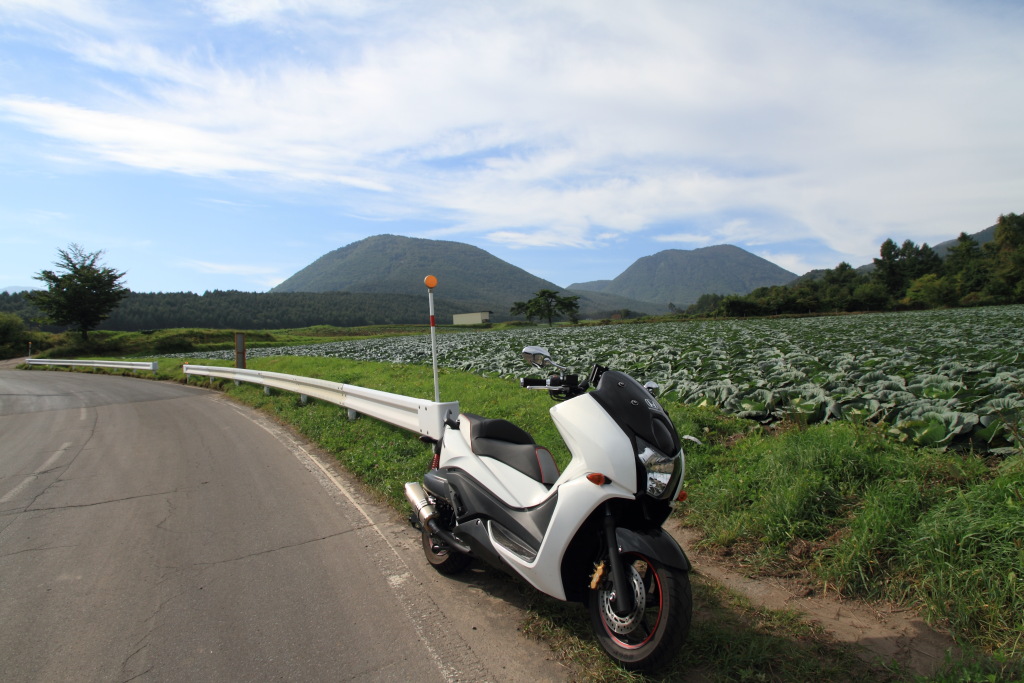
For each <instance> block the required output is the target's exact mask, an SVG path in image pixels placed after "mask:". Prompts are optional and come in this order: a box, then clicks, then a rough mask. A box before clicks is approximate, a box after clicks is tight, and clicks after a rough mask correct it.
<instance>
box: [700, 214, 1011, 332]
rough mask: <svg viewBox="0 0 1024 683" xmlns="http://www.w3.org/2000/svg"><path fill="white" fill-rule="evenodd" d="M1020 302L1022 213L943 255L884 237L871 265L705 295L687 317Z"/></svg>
mask: <svg viewBox="0 0 1024 683" xmlns="http://www.w3.org/2000/svg"><path fill="white" fill-rule="evenodd" d="M1013 303H1024V216H1021V215H1017V214H1013V213H1011V214H1006V215H1003V216H1000V217H999V222H998V223H997V224H996V230H995V237H994V239H993V240H992V241H991V242H989V243H987V244H984V245H979V244H978V242H977V240H975V239H974V238H972V237H971V236H969V235H968V234H966V233H960V236H959V237H958V238H957V241H956V243H955V244H954V245H953V246H952V247H950V249H949V250H948V251H947V253H946V255H945V257H944V258H943V257H941V256H939V254H938V253H936V252H935V250H934V249H932V248H931V247H929V246H928V244H922V245H920V246H918V245H917V244H915V243H914V242H913V241H911V240H906V241H904V242H903V244H902V245H897V244H896V242H894V241H893V240H892V239H887V240H886V241H885V242H883V243H882V246H881V248H880V249H879V256H878V258H876V259H874V260H873V268H871V269H870V270H868V272H862V271H861V270H859V269H855V268H853V266H851V265H850V264H849V263H845V262H843V263H840V264H839V265H838V266H836V267H835V268H832V269H830V270H826V271H824V273H821V274H820V275H818V276H817V277H808V276H804V277H802V278H798V279H797V280H796V281H794V282H792V283H790V284H787V285H779V286H774V287H761V288H759V289H755V290H754V291H752V292H750V293H749V294H746V295H729V296H723V295H717V294H705V295H704V296H702V297H701V298H700V299H698V300H697V302H696V303H695V304H693V305H692V306H690V307H689V308H687V309H686V313H687V314H689V315H714V316H724V317H745V316H760V315H784V314H807V313H839V312H856V311H889V310H908V309H925V308H950V307H959V306H963V307H969V306H989V305H998V304H1013Z"/></svg>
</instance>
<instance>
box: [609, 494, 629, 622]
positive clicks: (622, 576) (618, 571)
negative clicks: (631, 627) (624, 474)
mask: <svg viewBox="0 0 1024 683" xmlns="http://www.w3.org/2000/svg"><path fill="white" fill-rule="evenodd" d="M615 528H616V527H615V516H614V515H613V514H612V506H611V505H610V504H609V503H605V504H604V537H605V544H606V545H607V546H608V564H609V565H610V567H611V570H612V591H613V592H614V594H615V600H614V602H613V603H612V605H613V607H614V608H615V611H616V612H617V613H618V614H629V613H630V612H631V611H633V589H632V586H631V585H630V582H629V578H628V577H627V576H626V567H625V566H624V565H623V561H622V556H621V555H620V554H619V542H618V540H617V539H616V537H615Z"/></svg>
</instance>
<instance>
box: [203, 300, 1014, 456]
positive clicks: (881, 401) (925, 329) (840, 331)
mask: <svg viewBox="0 0 1024 683" xmlns="http://www.w3.org/2000/svg"><path fill="white" fill-rule="evenodd" d="M437 342H438V354H439V364H440V365H441V366H444V367H450V368H456V369H461V370H467V371H471V372H475V373H479V374H483V375H500V376H503V377H509V376H521V375H523V374H526V373H527V372H528V368H526V366H524V364H523V363H522V361H521V360H520V353H519V352H520V350H521V349H522V348H523V347H524V346H527V345H531V344H538V345H541V346H547V347H548V349H549V350H550V351H551V353H552V355H553V356H554V357H555V359H556V360H559V361H560V362H561V363H563V364H565V365H568V366H570V367H571V368H573V369H574V370H575V371H576V372H579V373H580V374H581V375H582V374H585V373H586V372H587V371H588V370H589V367H590V366H591V365H593V364H594V363H600V364H602V365H606V366H609V367H612V368H615V369H619V370H624V371H626V372H629V373H630V374H632V375H634V376H636V377H637V378H639V379H641V381H647V380H654V381H656V382H658V383H659V384H660V385H661V388H662V395H663V398H664V399H665V400H673V399H675V400H679V401H682V402H685V403H689V404H697V405H713V406H717V407H720V408H721V409H723V410H725V411H727V412H729V413H733V414H736V415H739V416H742V417H747V418H752V419H756V420H760V421H763V422H767V421H772V420H778V419H784V418H788V419H795V420H799V421H804V422H808V423H812V422H822V421H828V420H854V421H871V422H877V423H882V424H884V425H886V427H887V428H888V429H889V430H890V431H891V432H892V434H893V436H894V437H896V438H898V439H900V440H903V441H910V442H912V443H916V444H918V445H923V446H938V447H946V446H951V445H956V446H967V445H971V446H973V447H975V448H977V449H980V450H986V451H989V452H993V453H997V454H998V453H1008V452H1014V451H1017V450H1019V449H1020V448H1021V435H1020V432H1021V430H1022V428H1024V427H1022V424H1021V416H1022V414H1024V306H1004V307H992V308H972V309H954V310H941V311H920V312H905V313H878V314H865V315H850V316H835V317H816V318H792V319H763V318H761V319H750V320H736V319H732V320H695V321H683V322H665V323H652V324H622V325H605V326H574V327H554V328H549V327H531V328H514V329H503V330H494V331H472V332H464V333H449V334H441V335H438V338H437ZM269 355H302V356H325V357H332V356H335V357H344V358H351V359H355V360H370V361H382V362H388V363H406V364H417V363H422V364H429V363H430V340H429V338H428V337H426V336H423V337H391V338H384V339H366V340H357V341H348V342H333V343H325V344H314V345H307V346H290V347H277V348H260V349H250V350H249V354H248V356H249V358H258V357H261V356H269ZM187 357H188V358H221V359H225V360H229V359H231V358H233V355H232V352H211V353H206V354H187Z"/></svg>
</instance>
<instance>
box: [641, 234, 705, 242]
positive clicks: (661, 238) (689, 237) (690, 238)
mask: <svg viewBox="0 0 1024 683" xmlns="http://www.w3.org/2000/svg"><path fill="white" fill-rule="evenodd" d="M654 241H655V242H672V243H676V244H708V243H710V242H711V237H710V236H708V235H694V234H692V233H685V232H677V233H673V234H671V235H655V236H654Z"/></svg>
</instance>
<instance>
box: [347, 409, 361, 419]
mask: <svg viewBox="0 0 1024 683" xmlns="http://www.w3.org/2000/svg"><path fill="white" fill-rule="evenodd" d="M357 417H359V413H357V412H356V411H354V410H352V409H351V408H349V409H348V420H349V422H352V421H353V420H355V419H356V418H357Z"/></svg>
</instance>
